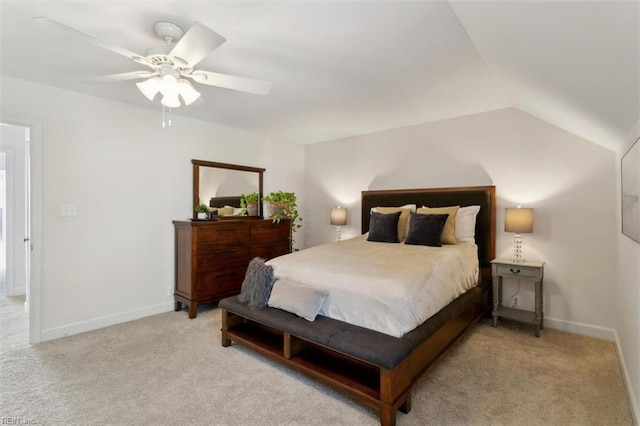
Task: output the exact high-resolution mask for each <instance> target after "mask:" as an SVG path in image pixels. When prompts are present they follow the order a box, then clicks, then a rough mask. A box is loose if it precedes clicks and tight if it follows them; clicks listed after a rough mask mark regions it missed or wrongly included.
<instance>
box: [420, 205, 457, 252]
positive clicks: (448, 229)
mask: <svg viewBox="0 0 640 426" xmlns="http://www.w3.org/2000/svg"><path fill="white" fill-rule="evenodd" d="M458 209H460V206H450V207H425V206H422V208H419V209H418V213H420V214H448V215H449V217H448V218H447V222H446V223H445V224H444V229H443V230H442V237H441V238H440V241H441V242H442V244H458V240H456V213H458Z"/></svg>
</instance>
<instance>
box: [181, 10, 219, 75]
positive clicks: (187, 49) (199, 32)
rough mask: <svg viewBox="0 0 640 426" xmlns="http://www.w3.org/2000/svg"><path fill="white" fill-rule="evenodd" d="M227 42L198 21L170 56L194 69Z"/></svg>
mask: <svg viewBox="0 0 640 426" xmlns="http://www.w3.org/2000/svg"><path fill="white" fill-rule="evenodd" d="M225 41H227V40H226V39H225V38H224V37H222V36H221V35H220V34H218V33H216V32H215V31H213V30H211V29H209V28H207V27H205V26H204V25H202V24H201V23H200V22H197V21H196V22H194V23H193V25H192V26H191V28H189V31H187V32H186V34H185V35H184V36H183V37H182V38H181V39H180V41H178V43H177V44H176V45H175V47H174V48H173V49H172V50H171V53H169V56H173V57H176V58H179V59H181V60H183V61H184V62H186V63H187V64H189V66H190V67H192V68H193V67H194V66H195V65H196V64H197V63H198V62H200V61H201V60H203V59H204V58H205V57H207V56H208V55H209V54H210V53H211V52H213V51H214V50H215V49H217V48H218V47H219V46H220V45H221V44H222V43H224V42H225Z"/></svg>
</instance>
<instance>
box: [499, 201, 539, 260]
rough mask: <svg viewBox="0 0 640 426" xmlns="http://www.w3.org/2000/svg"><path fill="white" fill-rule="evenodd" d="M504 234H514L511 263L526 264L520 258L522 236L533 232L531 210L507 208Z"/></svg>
mask: <svg viewBox="0 0 640 426" xmlns="http://www.w3.org/2000/svg"><path fill="white" fill-rule="evenodd" d="M504 230H505V232H515V235H514V236H513V259H512V260H513V261H514V262H515V263H523V262H526V259H523V258H522V234H531V233H532V232H533V209H523V208H522V207H520V206H518V208H507V209H505V215H504Z"/></svg>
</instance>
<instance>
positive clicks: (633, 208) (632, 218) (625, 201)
mask: <svg viewBox="0 0 640 426" xmlns="http://www.w3.org/2000/svg"><path fill="white" fill-rule="evenodd" d="M638 141H640V138H638V139H637V140H636V141H635V142H634V143H633V145H631V148H629V150H628V151H627V152H626V153H625V154H624V155H623V156H622V161H621V165H620V166H621V167H620V168H621V173H620V174H621V176H622V233H623V234H624V235H626V236H627V237H629V238H631V239H632V240H634V241H637V242H638V243H640V143H638Z"/></svg>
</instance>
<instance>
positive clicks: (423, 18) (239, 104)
mask: <svg viewBox="0 0 640 426" xmlns="http://www.w3.org/2000/svg"><path fill="white" fill-rule="evenodd" d="M0 14H1V24H2V25H1V26H2V29H1V37H2V45H1V49H2V50H1V59H2V64H1V66H2V74H3V75H7V76H12V77H17V78H21V79H25V80H30V81H34V82H38V83H43V84H47V85H52V86H57V87H60V88H64V89H68V90H72V91H76V92H81V93H86V94H91V95H95V96H99V97H104V98H108V99H112V100H117V101H122V102H126V103H130V104H134V105H139V106H142V107H147V108H154V109H158V110H160V105H159V103H158V102H157V101H156V102H155V103H152V102H150V101H149V100H148V99H146V98H145V97H144V96H143V95H142V94H141V93H140V92H139V91H138V90H137V89H136V87H135V85H134V83H135V81H128V82H120V83H103V84H99V85H96V84H90V83H87V82H84V81H83V80H84V79H87V78H90V77H95V76H100V75H105V74H112V73H121V72H127V71H134V70H145V68H144V67H143V66H141V65H139V64H136V63H135V62H133V61H131V60H130V59H128V58H125V57H123V56H120V55H117V54H115V53H113V52H111V51H108V50H104V49H101V48H100V47H97V46H96V45H93V44H90V43H87V42H86V41H85V40H82V39H80V38H77V37H74V36H73V35H72V34H69V33H65V32H61V31H56V29H55V28H52V27H50V26H47V25H43V24H40V23H37V22H35V21H34V20H33V19H32V18H34V17H38V16H47V17H50V18H53V19H55V20H57V21H60V22H63V23H65V24H67V25H69V26H71V27H74V28H76V29H78V30H80V31H83V32H86V33H90V34H92V35H94V36H96V37H98V38H100V39H103V40H105V41H108V42H109V43H112V44H115V45H119V46H122V47H125V48H126V49H128V50H130V51H133V52H138V53H141V54H142V53H144V51H145V50H146V49H147V48H148V47H150V46H155V45H159V44H162V41H161V40H159V39H158V38H157V36H156V35H155V33H154V31H153V24H154V22H156V21H159V20H167V21H171V22H174V23H176V24H178V25H180V26H181V27H183V28H184V29H185V30H186V29H188V28H189V27H190V26H191V25H192V24H193V22H194V21H199V22H201V23H202V24H204V25H206V26H208V27H209V28H211V29H213V30H214V31H216V32H217V33H219V34H221V35H222V36H224V37H225V38H226V39H227V41H226V43H224V44H223V45H222V46H221V47H219V48H218V49H217V50H215V51H214V52H213V53H212V54H211V55H209V56H208V57H207V58H205V59H204V60H203V61H202V62H201V63H200V64H199V65H198V68H200V69H206V70H210V71H216V72H221V73H226V74H232V75H238V76H242V77H248V78H253V79H259V80H266V81H270V82H272V83H273V88H272V90H271V93H270V94H269V95H267V96H259V95H253V94H248V93H242V92H237V91H233V90H229V89H223V88H216V87H209V86H202V85H196V86H197V89H198V90H199V91H201V92H202V96H201V97H200V99H198V100H197V101H196V102H195V103H193V104H192V105H189V106H186V107H185V106H183V107H181V108H180V109H178V110H175V112H174V114H176V115H184V116H189V117H193V118H198V119H202V120H208V121H212V122H215V123H218V124H223V125H227V126H231V127H236V128H240V129H245V130H248V131H252V132H256V133H259V134H264V135H267V136H270V137H272V138H274V139H277V140H284V141H291V142H297V143H312V142H318V141H323V140H328V139H335V138H341V137H346V136H351V135H357V134H363V133H371V132H377V131H381V130H386V129H390V128H395V127H401V126H407V125H412V124H419V123H426V122H430V121H435V120H441V119H446V118H452V117H458V116H463V115H468V114H475V113H479V112H483V111H489V110H494V109H499V108H506V107H516V108H518V109H521V110H522V111H525V112H527V113H530V114H532V115H534V116H537V117H539V118H541V119H543V120H546V121H548V122H550V123H552V124H555V125H556V126H558V127H560V128H563V129H565V130H567V131H570V132H573V133H575V134H577V135H579V136H582V137H584V138H586V139H588V140H590V141H592V142H594V143H597V144H599V145H602V146H604V147H606V148H609V149H614V150H615V149H618V148H619V147H620V146H621V145H620V144H621V143H622V138H623V137H624V136H625V135H627V133H628V132H629V130H630V129H631V127H632V126H633V124H634V123H635V121H636V120H637V119H638V116H639V98H640V23H639V21H640V3H639V2H637V1H620V2H616V1H607V2H586V1H585V2H556V1H535V2H521V1H511V2H484V1H473V2H471V1H469V2H458V1H450V2H446V1H427V2H397V1H393V2H391V1H390V2H349V1H341V2H303V1H289V2H214V1H198V2H182V1H181V2H177V1H175V2H152V1H138V2H131V3H128V2H127V3H123V2H121V1H99V2H97V1H91V2H89V1H87V2H57V1H44V2H17V1H16V2H7V1H3V2H2V6H1V10H0Z"/></svg>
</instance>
